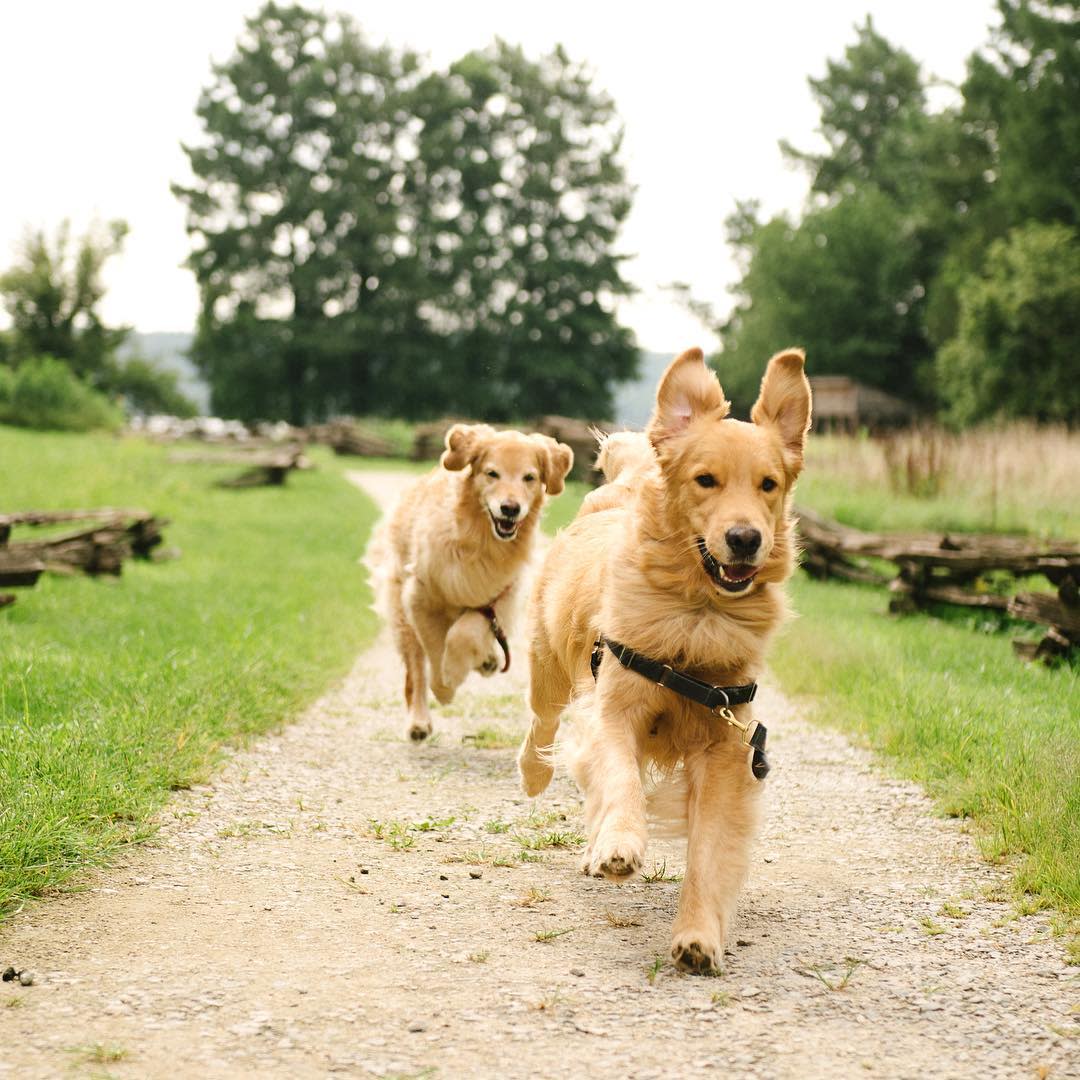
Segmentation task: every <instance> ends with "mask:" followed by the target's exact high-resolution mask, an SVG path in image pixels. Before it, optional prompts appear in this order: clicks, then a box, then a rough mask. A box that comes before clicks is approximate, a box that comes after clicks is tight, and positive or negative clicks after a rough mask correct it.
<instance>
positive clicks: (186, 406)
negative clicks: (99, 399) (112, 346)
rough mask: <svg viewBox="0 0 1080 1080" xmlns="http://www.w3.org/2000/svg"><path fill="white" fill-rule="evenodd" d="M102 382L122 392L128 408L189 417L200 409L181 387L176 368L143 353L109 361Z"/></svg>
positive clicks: (112, 392)
mask: <svg viewBox="0 0 1080 1080" xmlns="http://www.w3.org/2000/svg"><path fill="white" fill-rule="evenodd" d="M100 384H101V386H102V388H103V389H105V390H107V391H108V392H109V393H110V394H116V395H119V396H122V397H123V399H124V402H125V406H126V408H127V410H128V411H129V412H137V413H143V414H150V413H166V414H168V415H169V416H181V417H186V416H195V415H196V414H197V413H198V411H199V410H198V409H197V408H196V407H195V403H194V402H193V401H191V400H190V399H189V398H188V397H186V396H185V395H184V393H183V391H182V390H181V389H180V387H179V380H178V379H177V375H176V372H175V371H163V370H162V369H161V368H158V367H155V366H154V364H152V363H151V362H150V361H149V360H144V359H143V358H142V357H140V356H133V357H131V358H130V359H127V360H112V361H110V362H109V363H108V364H106V366H105V370H104V372H103V374H102V375H101V376H100Z"/></svg>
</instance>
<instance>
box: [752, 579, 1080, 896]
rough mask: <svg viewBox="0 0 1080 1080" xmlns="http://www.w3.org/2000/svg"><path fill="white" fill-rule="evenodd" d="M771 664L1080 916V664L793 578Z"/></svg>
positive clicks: (818, 709)
mask: <svg viewBox="0 0 1080 1080" xmlns="http://www.w3.org/2000/svg"><path fill="white" fill-rule="evenodd" d="M792 593H793V596H794V600H795V606H796V608H797V610H798V611H799V613H800V618H799V619H798V620H796V621H795V622H794V623H793V624H792V625H791V626H790V627H789V628H788V629H787V630H786V631H785V633H784V634H783V635H782V636H781V638H780V640H779V642H778V644H777V646H776V648H775V650H774V652H773V655H772V660H771V667H772V670H773V671H774V672H775V674H776V675H777V676H778V678H779V679H780V682H781V684H782V685H783V687H784V689H785V690H787V691H788V692H789V693H791V694H795V695H800V696H806V697H808V698H811V699H813V701H814V702H815V704H814V706H813V712H814V715H815V716H816V717H817V718H819V719H821V720H823V721H825V722H827V723H830V724H834V725H837V726H839V727H841V728H843V729H844V730H846V731H848V732H850V733H851V734H853V735H854V736H856V737H857V738H858V739H860V740H862V741H863V742H865V743H866V744H868V745H869V746H871V747H873V748H874V749H875V750H878V751H881V752H883V753H885V754H887V755H888V756H889V757H890V758H892V759H893V761H894V762H895V765H896V768H897V769H898V770H899V772H901V773H902V774H903V775H905V776H907V777H910V778H911V779H913V780H916V781H918V782H919V783H920V784H921V785H922V786H923V787H924V788H925V789H926V790H927V791H928V792H929V793H930V795H931V796H932V797H933V798H934V799H935V800H936V801H937V803H938V805H939V807H940V808H941V809H942V811H943V812H945V813H946V814H949V815H953V816H962V817H969V818H972V819H973V820H974V821H975V823H976V824H977V827H978V834H979V838H980V840H981V843H982V845H983V849H984V851H985V853H986V855H987V856H988V857H989V858H992V859H999V858H1005V857H1009V856H1015V857H1016V858H1017V866H1016V869H1017V875H1016V881H1017V885H1018V887H1019V889H1021V890H1022V891H1026V892H1031V893H1033V894H1035V895H1037V896H1039V897H1042V898H1044V899H1045V900H1046V901H1048V902H1050V903H1053V904H1054V905H1056V906H1058V907H1059V908H1060V909H1062V910H1063V911H1065V912H1066V913H1068V914H1070V915H1075V916H1080V673H1078V672H1077V670H1076V669H1075V668H1070V667H1068V666H1065V667H1062V668H1060V669H1057V670H1047V669H1046V668H1043V667H1042V666H1039V665H1026V664H1023V663H1021V662H1020V661H1019V660H1017V659H1016V657H1015V656H1014V655H1013V652H1012V647H1011V644H1010V638H1011V636H1012V635H1011V634H1010V633H996V634H985V633H976V632H973V631H972V630H971V629H969V628H968V627H967V626H966V625H963V624H958V623H956V622H953V621H951V620H944V619H935V618H932V617H929V616H925V615H916V616H910V617H906V618H902V619H895V618H891V617H889V616H887V615H885V614H883V612H884V609H885V603H886V593H885V592H884V590H881V589H875V588H870V587H864V586H857V585H843V584H833V583H829V584H823V583H821V582H815V581H810V580H808V579H807V578H805V577H803V576H802V575H799V576H797V577H796V579H795V580H794V582H793V583H792Z"/></svg>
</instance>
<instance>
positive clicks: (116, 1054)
mask: <svg viewBox="0 0 1080 1080" xmlns="http://www.w3.org/2000/svg"><path fill="white" fill-rule="evenodd" d="M68 1052H69V1053H71V1054H77V1055H78V1056H79V1061H80V1062H82V1063H83V1064H84V1065H91V1064H92V1065H108V1064H110V1063H112V1062H117V1061H124V1060H126V1059H127V1058H128V1056H129V1055H130V1051H129V1050H127V1049H125V1048H124V1047H123V1046H116V1045H112V1046H110V1045H109V1044H108V1043H91V1044H89V1045H88V1046H71V1047H69V1048H68Z"/></svg>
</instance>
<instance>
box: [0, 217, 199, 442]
mask: <svg viewBox="0 0 1080 1080" xmlns="http://www.w3.org/2000/svg"><path fill="white" fill-rule="evenodd" d="M127 231H128V229H127V225H126V224H125V223H124V222H122V221H113V222H110V223H109V224H108V225H107V226H100V225H99V226H92V227H91V228H90V229H88V230H87V232H86V233H85V234H84V235H83V236H81V237H79V238H78V239H77V240H73V238H72V236H71V229H70V227H69V226H68V224H67V223H64V224H62V225H60V227H59V228H58V229H57V230H56V232H55V233H54V234H53V235H51V236H50V235H49V234H48V233H46V232H45V231H44V230H42V229H37V230H30V231H28V232H27V234H26V236H25V237H24V239H23V241H22V244H21V246H20V250H19V252H18V255H17V258H16V261H15V263H14V264H13V265H12V266H10V267H9V268H8V269H7V270H5V271H3V272H0V302H2V303H3V306H4V307H5V308H6V310H7V313H8V317H9V318H10V320H11V328H10V329H9V330H7V331H5V332H3V333H0V423H12V424H20V425H24V426H29V427H44V428H73V429H90V428H95V427H113V426H116V425H118V424H120V423H121V422H122V419H123V415H124V413H132V412H139V413H153V412H168V413H174V414H179V415H182V416H188V415H192V414H193V413H194V411H195V408H194V405H192V403H191V402H190V401H189V400H188V399H187V398H186V397H185V396H184V395H183V393H182V392H181V391H180V389H179V387H178V386H177V379H176V376H175V375H174V374H172V373H171V372H165V371H161V370H159V369H158V368H156V367H155V366H154V365H153V364H152V363H151V362H150V361H148V360H146V359H144V358H142V357H140V356H138V355H128V356H125V357H123V358H122V357H121V355H120V350H121V347H122V346H124V345H125V343H126V342H127V340H128V337H129V335H130V334H131V328H130V327H126V326H121V327H109V326H106V325H105V323H104V322H103V321H102V317H101V314H100V311H99V305H100V303H101V300H102V298H103V297H104V295H105V285H104V282H103V279H102V270H103V268H104V266H105V263H106V262H107V261H108V260H109V259H111V258H112V257H113V256H115V255H117V254H118V253H119V252H120V250H121V248H122V246H123V242H124V237H125V236H126V235H127Z"/></svg>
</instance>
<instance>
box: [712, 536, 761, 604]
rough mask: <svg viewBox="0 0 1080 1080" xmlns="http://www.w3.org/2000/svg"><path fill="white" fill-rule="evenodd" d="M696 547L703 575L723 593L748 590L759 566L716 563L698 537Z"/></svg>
mask: <svg viewBox="0 0 1080 1080" xmlns="http://www.w3.org/2000/svg"><path fill="white" fill-rule="evenodd" d="M697 546H698V551H699V552H700V553H701V565H702V566H704V567H705V573H706V574H708V575H709V577H711V578H712V579H713V581H715V582H716V584H717V585H719V586H720V588H721V589H723V590H724V591H725V592H731V593H740V592H744V591H745V590H746V589H749V588H750V586H751V585H752V584H753V581H754V576H755V575H756V574H757V572H758V570H760V569H761V568H760V567H759V566H753V565H752V564H750V563H721V562H718V561H717V560H716V558H715V557H714V556H713V554H712V552H711V551H709V549H708V548H707V547H706V546H705V541H704V539H703V538H702V537H700V536H699V537H698V541H697Z"/></svg>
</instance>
